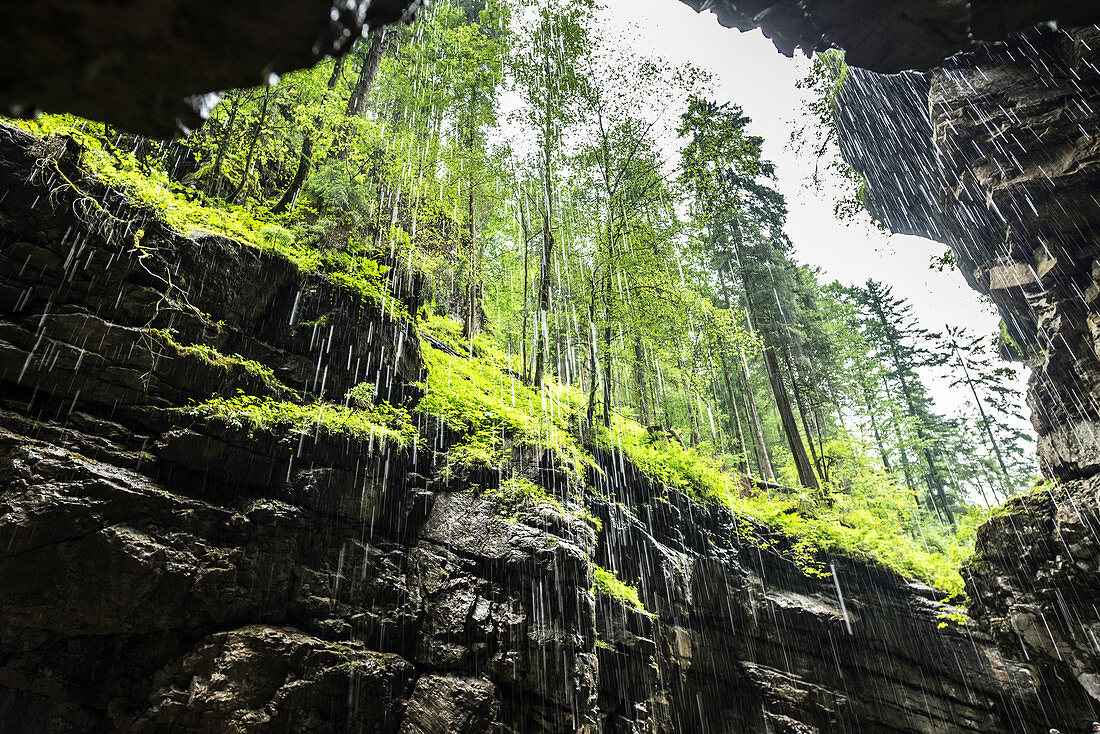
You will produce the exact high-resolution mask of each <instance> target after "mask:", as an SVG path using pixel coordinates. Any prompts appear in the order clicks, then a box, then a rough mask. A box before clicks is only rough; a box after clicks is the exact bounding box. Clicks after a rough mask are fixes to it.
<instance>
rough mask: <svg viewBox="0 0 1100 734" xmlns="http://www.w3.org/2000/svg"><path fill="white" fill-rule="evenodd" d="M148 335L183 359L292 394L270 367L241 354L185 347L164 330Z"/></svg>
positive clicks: (154, 331)
mask: <svg viewBox="0 0 1100 734" xmlns="http://www.w3.org/2000/svg"><path fill="white" fill-rule="evenodd" d="M148 333H149V335H150V336H152V337H153V338H155V339H156V340H157V341H159V342H160V343H162V344H164V345H165V346H167V347H169V348H171V349H172V350H173V351H175V353H176V354H177V355H179V356H181V357H189V358H193V359H198V360H201V361H202V362H205V363H206V364H208V365H210V366H211V367H216V368H218V369H222V370H225V371H227V372H229V371H232V370H240V371H242V372H245V373H246V374H248V375H249V376H251V377H253V378H254V379H256V380H259V381H260V382H262V383H264V384H265V385H266V386H267V387H268V388H270V389H271V391H272V392H274V393H277V394H280V395H281V394H286V393H289V392H290V388H288V387H287V386H286V385H284V384H283V383H282V382H280V381H279V380H278V379H277V378H276V377H275V373H274V372H273V371H272V370H271V368H270V367H267V366H266V365H263V364H260V363H259V362H257V361H255V360H251V359H245V358H244V357H242V356H241V355H239V354H233V355H225V354H222V353H221V352H219V351H218V350H217V349H215V348H214V347H212V346H209V345H207V344H192V345H189V346H185V345H183V344H180V343H179V342H177V341H176V340H175V339H174V338H173V336H172V334H171V332H168V331H165V330H163V329H149V330H148Z"/></svg>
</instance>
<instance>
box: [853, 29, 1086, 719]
mask: <svg viewBox="0 0 1100 734" xmlns="http://www.w3.org/2000/svg"><path fill="white" fill-rule="evenodd" d="M1098 65H1100V29H1097V27H1095V26H1090V27H1085V28H1080V29H1076V30H1072V31H1050V30H1047V31H1043V32H1035V33H1030V34H1027V35H1026V36H1020V37H1018V38H1016V39H1014V40H1013V41H1012V42H1011V43H1008V44H1005V45H1003V46H1001V47H996V48H988V49H985V50H984V51H982V52H981V53H977V54H972V55H970V56H966V57H960V58H958V59H955V60H953V61H952V62H951V63H950V64H949V65H947V66H945V67H944V68H941V69H937V70H934V71H932V72H930V73H927V74H916V73H908V74H903V75H899V76H893V77H882V76H877V75H874V74H869V73H866V72H859V71H854V72H853V73H852V76H851V80H850V83H849V84H848V85H847V86H846V89H845V91H844V93H843V94H842V98H841V104H840V113H839V115H838V122H839V126H840V130H841V139H842V146H843V149H844V152H845V156H846V157H847V158H848V160H849V161H850V162H851V163H852V164H853V165H854V166H855V167H856V168H857V169H858V170H859V171H860V172H861V173H862V174H863V175H864V176H865V178H866V179H867V183H868V187H867V188H868V204H869V207H870V209H871V211H872V213H873V214H875V216H877V217H878V218H879V219H880V220H881V221H883V222H884V223H886V224H887V225H888V226H889V227H890V228H891V229H893V230H894V231H897V232H905V233H909V234H917V235H921V236H925V237H929V238H931V239H934V240H937V241H940V242H943V243H946V244H948V245H950V246H951V248H952V250H953V251H954V254H955V258H956V260H957V262H958V265H959V268H960V270H961V271H962V273H963V275H964V277H966V278H967V280H968V281H969V283H970V284H971V285H972V286H973V287H974V288H976V289H977V290H979V291H981V292H983V293H986V294H988V295H989V296H990V297H991V298H992V300H993V301H994V303H996V304H997V306H998V308H999V310H1000V312H1001V314H1002V316H1003V317H1004V323H1005V338H1004V339H1003V342H1004V344H1003V346H1004V352H1005V353H1006V355H1009V356H1016V357H1018V358H1022V359H1025V360H1026V361H1027V363H1028V366H1029V367H1030V369H1031V372H1032V374H1031V380H1030V384H1029V395H1028V403H1029V405H1030V407H1031V409H1032V423H1033V425H1034V427H1035V429H1036V431H1037V432H1038V434H1039V457H1040V462H1041V464H1042V467H1043V469H1044V471H1045V472H1046V473H1047V475H1048V476H1050V477H1052V478H1053V479H1054V480H1055V482H1054V483H1053V484H1051V485H1050V486H1049V487H1046V488H1045V489H1043V490H1042V491H1040V492H1038V493H1036V494H1035V495H1033V496H1031V497H1028V498H1026V499H1023V500H1018V501H1015V502H1013V503H1011V504H1010V505H1009V507H1008V508H1007V509H1006V511H1005V513H1004V514H1002V515H1001V516H999V517H997V518H996V519H994V520H993V521H992V522H990V523H989V524H988V525H986V526H985V527H984V528H983V529H982V530H981V531H980V533H979V536H978V551H979V553H978V557H977V559H976V561H975V562H974V564H973V565H972V566H971V568H970V569H969V576H970V581H971V585H972V598H973V599H974V600H975V604H974V606H973V609H974V610H975V612H976V613H977V614H978V616H979V619H980V620H981V622H982V623H983V624H985V625H987V626H988V628H989V629H990V630H991V631H992V632H993V633H994V634H995V636H996V638H997V640H998V641H999V643H1000V644H1001V646H1002V649H1003V650H1004V652H1005V653H1006V655H1009V656H1011V657H1013V658H1015V659H1018V660H1020V661H1023V662H1025V663H1026V664H1028V665H1031V666H1033V670H1035V671H1037V672H1036V675H1037V678H1038V679H1040V680H1041V681H1042V687H1043V688H1044V690H1045V691H1046V693H1045V694H1044V695H1046V696H1047V697H1048V698H1049V699H1051V700H1053V701H1060V703H1058V704H1057V705H1058V707H1059V708H1060V709H1062V710H1065V711H1068V712H1073V716H1074V717H1076V718H1077V720H1078V724H1079V723H1080V721H1087V720H1088V719H1089V718H1095V717H1096V714H1097V711H1098V710H1100V679H1098V678H1097V671H1100V608H1098V607H1100V605H1098V604H1097V602H1096V599H1097V596H1098V594H1100V495H1098V494H1097V490H1098V489H1100V485H1098V484H1097V481H1098V479H1097V475H1098V473H1100V407H1098V405H1100V403H1098V400H1100V360H1098V357H1097V354H1098V348H1100V308H1098V306H1100V259H1098V258H1100V239H1098V233H1100V199H1098V196H1100V195H1098V192H1100V137H1098V132H1097V126H1096V119H1097V110H1098V109H1100V68H1098ZM1039 671H1046V672H1045V673H1041V672H1039Z"/></svg>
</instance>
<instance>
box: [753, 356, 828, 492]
mask: <svg viewBox="0 0 1100 734" xmlns="http://www.w3.org/2000/svg"><path fill="white" fill-rule="evenodd" d="M764 368H765V370H766V371H767V373H768V383H769V384H770V385H771V388H772V395H773V396H774V397H775V407H776V408H777V409H778V410H779V420H780V423H782V425H783V433H784V434H785V435H786V436H787V445H788V446H790V448H791V456H792V458H793V459H794V468H795V470H796V471H797V472H798V481H799V482H800V483H801V484H802V486H803V487H806V488H807V489H820V485H819V484H818V482H817V477H816V476H815V475H814V468H813V465H812V464H811V463H810V458H809V457H808V456H807V455H806V447H805V445H803V443H802V436H801V435H800V434H799V432H798V423H796V422H795V417H794V411H793V410H792V408H791V397H790V395H789V394H788V393H787V386H786V385H784V384H783V376H782V375H780V374H779V362H778V360H776V358H775V351H774V350H773V349H772V348H770V347H768V348H765V349H764Z"/></svg>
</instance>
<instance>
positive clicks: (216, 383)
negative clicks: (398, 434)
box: [0, 127, 1046, 734]
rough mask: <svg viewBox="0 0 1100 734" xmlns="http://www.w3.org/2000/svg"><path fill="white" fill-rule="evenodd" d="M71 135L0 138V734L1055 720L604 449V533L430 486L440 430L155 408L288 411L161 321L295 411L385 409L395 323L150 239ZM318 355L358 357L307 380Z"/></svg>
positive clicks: (963, 632)
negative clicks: (335, 426)
mask: <svg viewBox="0 0 1100 734" xmlns="http://www.w3.org/2000/svg"><path fill="white" fill-rule="evenodd" d="M69 144H70V143H65V142H64V141H54V142H52V143H50V144H49V145H48V146H46V147H43V144H42V143H36V142H34V141H33V140H31V139H29V138H28V137H27V136H25V135H23V134H21V133H19V132H18V131H15V130H12V129H11V128H7V127H0V182H2V186H3V188H4V189H5V190H6V191H7V195H6V197H4V199H3V201H2V202H0V589H3V593H2V594H0V629H3V630H4V633H3V635H0V729H2V730H3V731H5V732H8V731H11V732H20V733H21V732H28V733H30V732H34V733H36V734H37V733H39V732H63V731H122V732H134V733H137V732H169V731H238V732H257V733H258V732H270V731H278V732H281V731H288V730H289V731H294V732H301V733H313V732H316V733H322V732H325V733H327V732H332V733H334V734H335V733H336V732H347V731H357V732H371V733H375V732H377V733H379V734H381V733H385V734H390V733H393V734H481V733H483V732H497V733H499V734H520V733H527V732H532V733H547V734H549V733H559V732H560V733H561V734H567V733H573V732H588V733H590V734H594V733H595V732H598V731H603V732H608V733H609V734H620V733H621V734H634V733H636V732H660V733H662V734H673V733H681V732H689V733H690V732H700V733H702V732H708V733H721V732H728V733H729V734H734V733H735V732H736V733H738V734H743V733H744V732H776V731H786V732H797V733H799V734H806V733H812V732H832V731H865V732H887V731H889V732H920V733H928V734H932V733H933V732H936V733H940V732H989V731H998V732H1001V731H1004V732H1017V731H1018V732H1024V731H1028V730H1029V728H1028V727H1035V726H1038V725H1039V724H1040V723H1041V722H1043V721H1045V720H1046V719H1045V718H1044V717H1043V715H1042V712H1043V710H1044V708H1043V706H1044V704H1043V701H1042V700H1040V699H1038V698H1036V696H1035V695H1034V693H1033V692H1034V686H1033V684H1032V683H1031V677H1030V676H1031V673H1030V671H1029V670H1028V669H1027V668H1024V667H1022V666H1020V665H1018V664H1014V663H1011V662H1006V661H1005V660H1003V659H1002V658H1001V656H1000V654H999V653H998V652H997V651H996V649H995V648H994V647H993V645H992V644H991V642H990V641H989V639H988V638H987V637H986V636H985V635H984V633H982V632H981V631H980V630H979V629H977V628H976V627H975V626H974V625H973V624H971V623H964V624H963V625H962V626H960V625H958V624H957V623H955V622H951V623H948V624H946V625H945V626H944V627H943V628H942V629H941V628H940V625H941V623H942V618H941V617H942V615H943V614H945V613H947V612H949V611H951V610H950V609H948V608H946V607H944V606H943V605H941V604H940V603H939V602H938V601H937V598H938V595H937V593H936V592H934V591H933V590H931V589H928V588H926V587H922V586H919V585H915V584H910V583H906V582H905V581H904V580H902V579H900V578H898V577H897V576H895V575H893V574H891V573H887V572H884V571H882V570H881V569H876V568H874V567H870V566H868V565H866V564H863V563H859V562H856V561H851V560H841V559H837V560H835V569H836V570H835V573H836V581H834V579H833V576H832V569H831V567H830V566H829V564H828V559H822V562H821V565H820V566H819V567H818V569H817V573H807V572H805V571H804V570H803V569H801V568H800V567H799V566H797V565H796V564H795V563H793V562H792V561H791V560H789V556H788V555H787V554H786V553H785V551H784V548H785V547H786V546H785V542H784V541H783V540H782V539H779V538H773V537H767V536H765V535H764V534H763V533H762V532H761V531H760V529H759V528H755V527H753V526H752V525H751V524H748V523H745V522H739V521H738V520H737V519H736V518H734V517H732V516H731V515H730V514H729V513H727V512H725V511H722V510H719V509H715V508H705V507H701V506H699V505H697V504H695V503H693V502H692V501H690V500H689V499H687V498H686V497H684V496H683V495H680V494H677V493H667V492H665V491H663V490H661V489H660V488H658V487H655V486H653V485H652V484H650V483H649V482H647V481H646V480H645V479H644V477H643V476H642V475H640V474H639V473H637V472H636V471H635V470H634V469H633V468H632V467H630V465H629V464H628V463H625V462H623V460H622V459H621V457H611V456H602V457H600V460H601V462H602V463H603V465H604V469H605V471H606V474H604V475H598V474H596V473H593V475H592V476H591V477H589V480H588V483H587V484H586V486H587V489H586V490H585V491H586V492H587V493H588V495H589V496H588V504H589V505H590V506H591V507H592V508H593V510H594V511H595V512H596V513H597V514H598V515H599V516H600V517H601V518H602V520H603V526H602V531H601V532H600V533H598V534H596V533H594V532H593V530H592V529H591V528H590V527H589V525H587V524H586V523H584V522H581V521H580V520H578V519H576V518H575V517H573V516H572V515H563V514H561V513H560V512H559V511H558V510H555V509H553V508H552V507H549V506H543V507H540V508H535V509H533V510H531V511H530V512H524V513H522V514H521V515H520V516H518V517H507V516H504V515H503V514H502V511H501V509H500V508H499V507H498V506H497V505H496V504H495V503H494V502H492V501H490V500H489V499H487V498H486V496H484V495H482V494H479V493H478V492H475V491H472V490H471V489H470V488H469V486H468V482H466V481H464V480H463V479H462V478H461V477H452V476H449V475H445V474H443V473H442V472H441V469H442V466H440V465H436V463H435V461H436V460H435V454H434V452H433V451H432V450H431V449H433V448H435V449H444V448H445V442H446V441H447V440H451V439H450V438H448V437H447V435H446V434H447V432H446V431H441V430H439V427H438V426H436V425H435V424H434V423H432V422H430V421H426V422H424V423H423V424H422V425H421V426H420V432H421V436H422V437H423V439H424V441H423V443H422V444H421V446H420V447H419V449H418V450H417V451H415V452H413V451H411V450H409V451H398V450H395V449H383V448H380V447H379V446H377V445H373V444H371V443H369V442H367V443H364V442H362V441H358V440H351V439H348V438H346V437H343V436H339V435H334V434H329V433H327V432H325V431H319V432H316V433H314V434H312V435H306V436H301V435H299V434H298V433H296V432H294V431H291V430H287V429H279V428H277V427H270V428H259V429H256V430H253V431H249V430H248V429H246V428H243V427H241V426H238V425H235V424H233V423H231V422H230V423H226V422H218V421H214V420H204V419H199V418H194V417H189V416H188V415H187V414H186V413H183V412H181V411H179V410H178V408H179V407H180V406H185V405H187V404H188V403H189V402H190V401H192V400H204V399H206V398H209V397H210V395H211V394H221V395H233V394H235V392H236V390H238V389H243V390H246V391H248V392H250V393H253V394H260V395H262V394H269V395H270V396H272V397H280V396H279V395H278V394H277V392H278V391H277V389H276V388H274V387H272V386H271V385H270V384H269V382H268V381H264V380H260V379H258V378H256V376H255V375H254V374H252V373H250V372H249V371H247V370H242V369H239V368H237V367H233V366H229V367H226V366H224V365H223V366H217V365H212V364H209V363H207V361H205V360H203V359H199V358H197V357H196V355H195V354H193V353H189V352H186V351H182V352H181V351H180V350H177V349H175V348H174V347H172V346H171V345H169V344H166V343H164V342H163V340H158V337H157V336H156V333H157V332H156V331H154V330H162V331H166V330H168V329H173V330H174V331H173V332H172V333H173V334H175V335H176V338H177V339H178V340H180V341H181V342H183V343H191V342H192V341H194V342H196V343H206V344H211V345H214V346H216V347H217V348H218V349H219V350H220V351H222V352H224V353H226V354H234V353H236V354H240V355H241V356H243V357H246V358H248V359H253V360H256V361H259V362H262V363H263V364H265V365H268V366H269V367H271V368H272V369H273V371H274V374H275V376H276V377H277V378H278V379H279V380H280V381H282V382H283V383H284V384H285V385H286V386H287V387H288V388H289V389H292V390H294V391H295V392H299V393H304V394H307V395H313V396H319V397H327V398H328V399H330V400H336V401H339V400H340V395H341V394H342V392H343V391H344V390H346V389H347V387H348V386H350V385H351V384H353V383H355V382H357V381H362V380H366V381H372V380H379V383H380V385H381V386H382V389H383V397H387V398H389V399H390V400H391V401H394V402H401V401H405V402H406V403H409V402H412V401H414V400H415V399H416V396H417V393H416V389H415V387H413V385H412V383H415V382H417V381H419V380H420V378H421V375H420V361H419V358H418V356H417V354H418V349H419V347H418V346H417V345H418V342H417V339H416V336H415V333H414V332H413V331H412V330H410V329H409V328H408V327H407V326H406V325H404V324H402V323H399V322H396V321H394V320H393V319H392V318H390V317H387V316H386V314H385V313H383V312H380V311H379V310H378V309H376V308H374V307H372V306H371V305H370V304H364V303H361V302H359V301H358V300H357V299H354V298H350V297H348V295H347V294H346V293H342V292H340V291H339V290H336V289H334V288H333V287H332V286H331V285H330V284H328V283H327V282H326V281H323V280H322V279H320V278H319V277H317V276H314V275H308V274H302V273H299V272H298V271H297V270H296V269H295V268H294V267H293V266H292V265H290V264H289V263H287V262H284V261H281V260H279V259H277V258H275V257H274V256H270V255H265V254H262V253H257V252H255V251H250V250H245V249H243V248H242V247H240V246H238V245H236V244H234V243H232V242H229V241H226V240H224V239H221V238H219V237H215V236H212V235H209V234H201V233H191V234H189V235H188V236H184V235H181V234H179V233H175V232H173V231H171V230H168V229H167V228H165V227H164V226H162V225H160V224H158V223H156V222H155V221H153V220H152V219H150V218H149V216H148V212H143V211H142V210H140V209H138V208H137V207H134V206H133V205H132V204H131V203H129V202H128V201H126V199H125V198H124V197H123V196H122V195H121V194H120V193H119V192H118V191H114V190H111V189H108V188H105V187H104V186H102V185H100V184H97V183H96V182H95V181H92V180H90V179H86V178H84V177H82V176H81V174H80V172H79V171H78V170H77V169H75V168H74V167H73V156H72V151H68V150H67V149H66V147H65V146H67V145H69ZM47 154H48V155H47ZM50 161H53V162H55V163H56V165H57V168H56V169H53V168H51V167H50V166H49V162H50ZM60 173H64V177H65V178H67V179H68V180H69V181H72V182H73V183H75V184H76V185H77V187H78V188H79V189H80V191H81V193H79V194H78V193H77V191H76V190H74V189H72V188H70V187H68V186H67V185H61V183H60V182H61V180H62V179H61V177H60V175H58V174H60ZM91 201H95V202H97V203H98V206H91V205H90V204H89V202H91ZM108 214H109V215H110V216H106V215H108ZM139 231H141V232H142V234H141V236H140V237H138V236H137V234H138V232H139ZM169 276H170V277H169ZM295 303H297V306H295ZM390 312H391V313H392V309H391V310H390ZM322 317H323V318H324V320H325V323H326V326H327V327H328V335H327V336H326V338H325V339H324V345H325V346H324V347H320V346H318V344H319V340H318V339H317V335H316V332H317V324H318V323H319V322H320V321H321V319H322ZM329 350H331V353H334V354H339V355H341V357H340V360H339V361H340V362H341V363H342V364H344V365H345V366H346V365H348V364H355V363H356V362H357V361H362V362H363V363H369V364H371V365H373V367H372V368H370V369H368V370H366V371H356V370H355V369H354V368H353V372H355V374H345V373H346V372H347V370H345V369H335V368H334V369H331V370H329V372H328V377H327V379H326V380H321V381H318V379H317V375H318V373H319V372H321V369H320V364H319V360H320V359H321V358H322V356H323V354H327V353H329ZM345 353H348V354H351V355H352V357H357V358H361V359H350V360H349V359H346V358H344V357H343V355H344V354H345ZM326 364H330V365H331V364H335V362H326ZM391 383H392V386H393V387H392V390H388V389H386V385H387V384H391ZM265 390H266V391H268V392H267V393H265V392H264V391H265ZM519 458H522V459H523V460H524V461H525V462H527V463H528V464H531V465H533V466H537V465H539V464H540V463H542V457H519ZM539 476H541V477H542V479H543V481H544V482H545V483H546V484H547V486H548V487H559V488H560V486H561V485H563V484H564V482H565V478H564V477H561V476H555V475H553V474H552V473H547V472H543V474H541V475H539ZM608 478H610V479H608ZM563 499H564V498H563ZM594 564H599V565H601V566H604V567H608V568H614V569H616V570H617V571H618V572H619V574H620V576H621V577H622V578H624V579H625V580H627V581H628V582H636V583H637V584H638V586H639V590H640V593H641V596H642V599H643V601H644V603H645V605H646V607H647V608H648V610H649V611H650V612H651V614H647V613H643V612H639V611H636V610H633V609H632V608H629V607H627V606H626V605H624V604H623V603H622V602H621V601H618V600H615V599H612V598H608V597H602V596H601V597H596V596H594V595H593V591H592V586H593V565H594ZM837 583H839V585H840V587H841V589H842V590H843V601H842V600H841V598H840V597H838V595H837V591H836V588H837V586H836V584H837ZM651 615H652V616H651ZM849 625H850V628H849Z"/></svg>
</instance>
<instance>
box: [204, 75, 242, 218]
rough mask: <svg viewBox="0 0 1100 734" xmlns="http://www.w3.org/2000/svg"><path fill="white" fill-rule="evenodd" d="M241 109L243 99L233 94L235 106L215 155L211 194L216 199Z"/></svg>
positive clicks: (231, 109)
mask: <svg viewBox="0 0 1100 734" xmlns="http://www.w3.org/2000/svg"><path fill="white" fill-rule="evenodd" d="M240 109H241V100H240V97H238V96H237V95H236V94H234V95H233V106H232V107H230V108H229V119H228V120H227V121H226V123H225V132H224V133H222V139H221V141H220V142H219V143H218V153H217V155H216V156H215V157H214V170H213V171H212V172H211V174H210V180H211V185H210V191H209V193H210V195H211V196H213V197H214V198H215V199H216V198H218V193H219V192H220V191H221V188H222V166H223V165H224V164H225V154H226V152H227V151H228V150H229V139H230V138H231V137H233V127H234V126H235V125H236V122H237V112H238V111H239V110H240Z"/></svg>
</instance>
